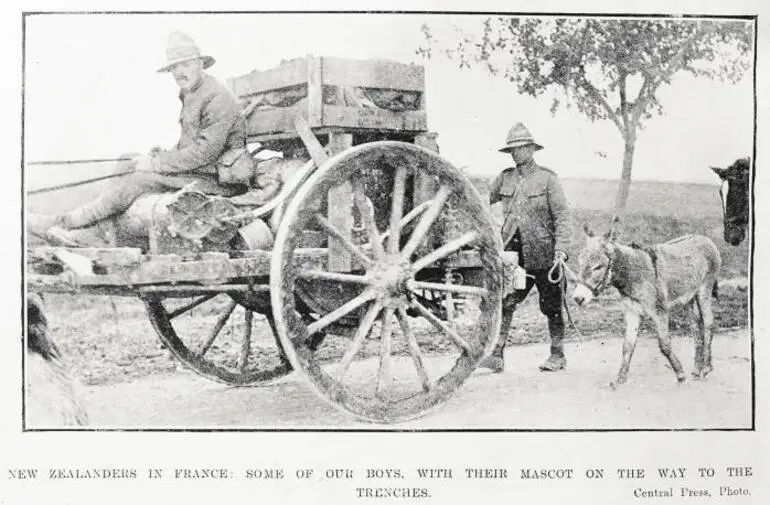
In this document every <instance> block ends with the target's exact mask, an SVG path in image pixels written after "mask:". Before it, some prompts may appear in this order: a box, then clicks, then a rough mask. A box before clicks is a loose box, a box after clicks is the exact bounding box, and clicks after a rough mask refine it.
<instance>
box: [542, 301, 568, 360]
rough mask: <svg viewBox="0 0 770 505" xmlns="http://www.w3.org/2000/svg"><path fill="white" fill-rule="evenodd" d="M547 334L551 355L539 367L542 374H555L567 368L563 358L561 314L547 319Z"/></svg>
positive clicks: (562, 319) (562, 323)
mask: <svg viewBox="0 0 770 505" xmlns="http://www.w3.org/2000/svg"><path fill="white" fill-rule="evenodd" d="M548 332H549V333H550V335H551V355H550V356H549V357H548V359H547V360H545V362H544V363H543V364H542V365H540V370H541V371H543V372H556V371H559V370H564V369H565V368H566V367H567V358H565V357H564V318H563V317H562V315H561V314H558V315H554V316H550V317H549V318H548Z"/></svg>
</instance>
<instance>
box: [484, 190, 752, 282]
mask: <svg viewBox="0 0 770 505" xmlns="http://www.w3.org/2000/svg"><path fill="white" fill-rule="evenodd" d="M471 181H472V182H473V184H474V185H475V186H476V187H477V188H478V189H479V191H480V192H481V194H482V195H483V196H484V198H486V197H487V195H488V194H489V184H490V183H491V178H488V177H472V178H471ZM562 186H563V187H564V193H565V195H566V197H567V199H568V200H569V202H570V205H571V206H572V208H573V209H574V214H575V222H574V227H573V243H574V251H573V252H576V251H578V250H579V248H580V247H582V245H583V242H584V233H583V224H584V223H587V224H588V225H589V226H590V227H591V229H593V230H595V231H597V232H604V231H606V230H607V229H608V227H609V224H610V221H611V220H612V207H613V205H614V202H615V193H616V192H617V188H618V181H613V180H592V179H570V178H564V179H562ZM493 217H494V218H495V219H496V220H497V221H498V222H502V209H501V208H500V206H499V205H497V206H495V207H494V209H493ZM688 233H696V234H700V235H705V236H707V237H709V238H711V239H712V240H713V241H714V243H715V244H716V245H717V247H718V248H719V251H720V253H721V254H722V276H723V277H735V276H745V275H747V274H748V268H749V247H748V241H744V243H743V244H741V245H740V246H738V247H733V246H730V245H728V244H727V243H725V241H724V239H723V238H722V214H721V210H720V202H719V192H718V185H717V183H716V181H715V183H714V184H713V185H710V184H688V183H674V182H653V181H633V182H632V183H631V190H630V194H629V199H628V207H627V212H626V215H625V217H624V222H623V224H622V226H621V229H620V236H619V238H620V240H621V242H631V241H634V242H638V243H642V244H653V243H659V242H665V241H666V240H670V239H672V238H675V237H678V236H681V235H685V234H688ZM573 256H574V254H573ZM574 260H575V258H574V257H573V258H572V261H574Z"/></svg>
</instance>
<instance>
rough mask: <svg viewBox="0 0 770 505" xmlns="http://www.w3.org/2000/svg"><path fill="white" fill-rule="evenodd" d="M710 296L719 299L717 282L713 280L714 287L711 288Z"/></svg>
mask: <svg viewBox="0 0 770 505" xmlns="http://www.w3.org/2000/svg"><path fill="white" fill-rule="evenodd" d="M711 296H713V297H714V298H716V299H717V300H719V282H717V281H714V287H713V288H711Z"/></svg>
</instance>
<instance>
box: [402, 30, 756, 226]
mask: <svg viewBox="0 0 770 505" xmlns="http://www.w3.org/2000/svg"><path fill="white" fill-rule="evenodd" d="M422 30H423V33H424V35H425V44H424V45H423V46H422V47H420V48H418V49H417V52H418V54H422V55H423V56H424V57H426V58H430V57H431V56H432V54H433V53H434V51H435V50H436V49H443V52H444V53H445V54H446V56H447V57H449V58H453V59H457V60H458V61H459V64H460V67H471V66H474V65H483V66H484V67H485V68H486V69H487V70H489V72H490V73H492V74H493V75H501V76H502V77H504V78H505V79H508V80H510V81H511V82H512V83H514V84H515V85H516V87H517V89H518V92H519V93H521V94H526V95H530V96H533V97H540V96H542V95H543V94H545V93H547V92H548V93H552V95H553V102H552V106H551V112H552V113H555V112H556V111H557V110H558V109H559V108H560V107H561V106H563V105H564V106H567V107H571V106H574V107H576V108H577V110H578V111H579V112H580V113H582V114H583V115H584V116H585V117H587V118H588V119H589V120H590V121H598V120H609V121H612V122H613V123H614V124H615V126H616V127H617V129H618V131H619V132H620V135H621V137H622V138H623V142H624V151H623V168H622V172H621V183H620V186H619V189H618V193H617V197H616V200H615V215H618V216H619V215H621V214H622V212H623V210H624V209H625V207H626V200H627V198H628V191H629V187H630V183H631V169H632V167H633V159H634V147H635V144H636V139H637V135H638V132H639V130H640V129H641V128H642V127H643V124H644V121H645V120H646V119H649V118H650V117H652V116H653V114H661V113H662V111H663V110H662V107H661V104H660V102H659V101H658V98H657V92H658V90H659V89H660V88H661V87H662V86H665V85H667V84H670V83H671V80H672V78H673V77H674V75H676V74H677V73H680V72H684V73H690V74H692V75H694V76H696V77H705V78H709V79H716V80H720V81H727V82H731V83H736V82H738V81H739V80H740V79H741V78H742V77H743V75H744V74H745V72H746V71H747V70H748V69H749V68H750V65H751V60H750V54H751V44H752V41H753V31H752V25H751V24H750V22H749V21H741V20H738V21H736V20H697V19H670V18H668V19H664V18H661V19H633V18H626V19H602V18H542V17H525V18H521V17H500V18H488V19H486V20H485V21H484V22H483V26H482V27H481V32H480V35H476V36H470V35H467V34H463V33H459V32H458V33H457V35H458V37H457V39H456V44H455V45H453V46H451V47H449V46H447V45H446V44H444V43H442V41H441V40H439V39H438V38H437V37H436V36H434V35H433V32H432V30H431V28H430V27H429V26H428V25H423V27H422ZM442 46H443V47H442ZM554 92H555V93H554Z"/></svg>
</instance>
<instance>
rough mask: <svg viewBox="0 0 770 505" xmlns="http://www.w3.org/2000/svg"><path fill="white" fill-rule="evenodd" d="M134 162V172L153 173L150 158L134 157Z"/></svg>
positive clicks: (145, 156)
mask: <svg viewBox="0 0 770 505" xmlns="http://www.w3.org/2000/svg"><path fill="white" fill-rule="evenodd" d="M131 161H133V162H134V170H136V171H137V172H154V171H155V170H154V167H153V163H152V158H151V157H150V156H147V155H146V154H140V155H139V156H135V157H134V158H133V160H131Z"/></svg>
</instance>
